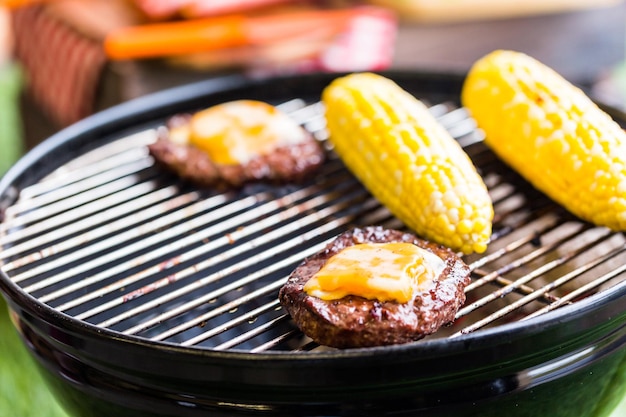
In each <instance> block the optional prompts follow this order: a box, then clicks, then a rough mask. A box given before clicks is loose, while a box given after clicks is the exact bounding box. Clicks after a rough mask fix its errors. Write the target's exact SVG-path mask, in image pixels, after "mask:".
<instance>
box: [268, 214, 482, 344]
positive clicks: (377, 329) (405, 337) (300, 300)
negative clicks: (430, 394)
mask: <svg viewBox="0 0 626 417" xmlns="http://www.w3.org/2000/svg"><path fill="white" fill-rule="evenodd" d="M391 242H407V243H412V244H414V245H417V246H419V247H420V248H423V249H426V250H429V251H430V252H432V253H434V254H435V255H437V256H438V257H439V258H441V259H442V260H443V261H444V262H445V268H444V270H443V272H442V273H441V274H440V275H439V277H438V278H437V279H435V280H434V281H433V282H432V284H431V285H430V287H429V288H428V289H427V290H425V291H421V292H418V293H417V294H415V295H414V297H413V299H412V300H411V301H409V302H407V303H398V302H394V301H384V302H381V301H378V300H370V299H365V298H362V297H359V296H353V295H348V296H346V297H344V298H341V299H338V300H329V301H325V300H322V299H320V298H317V297H314V296H311V295H308V294H307V293H306V292H304V290H303V288H304V285H305V284H306V282H307V281H308V280H309V279H310V278H311V277H312V276H313V275H315V274H316V273H317V272H318V271H319V270H320V269H321V268H322V267H323V265H324V264H325V262H326V261H327V260H328V259H329V258H330V257H331V256H333V255H335V254H337V253H339V252H340V251H341V250H342V249H343V248H345V247H347V246H351V245H356V244H360V243H391ZM469 283H470V270H469V267H468V266H467V265H466V264H465V263H464V262H463V261H462V260H461V259H460V258H459V257H458V256H457V255H456V254H455V253H454V252H452V251H451V250H450V249H448V248H446V247H443V246H440V245H437V244H434V243H430V242H427V241H425V240H422V239H419V238H417V237H416V236H414V235H412V234H410V233H405V232H402V231H399V230H390V229H383V228H382V227H374V226H372V227H366V228H362V229H359V228H356V229H353V230H350V231H347V232H344V233H343V234H341V235H339V236H338V237H337V238H336V239H335V240H334V241H333V242H331V243H330V244H329V245H328V246H327V247H326V248H325V249H324V250H322V251H321V252H319V253H317V254H315V255H313V256H311V257H309V258H307V259H305V260H304V261H303V262H302V263H301V264H300V265H299V266H298V267H297V268H296V269H295V270H294V271H293V272H292V273H291V275H290V277H289V279H288V280H287V282H286V283H285V285H284V286H283V287H282V288H281V289H280V292H279V299H280V302H281V304H282V305H283V307H284V308H285V309H286V310H287V312H288V313H289V314H290V315H291V317H292V318H293V320H294V321H295V323H296V325H297V326H298V327H299V328H300V329H301V330H302V332H303V333H305V334H306V335H307V336H309V337H310V338H311V339H313V340H314V341H316V342H317V343H319V344H321V345H326V346H331V347H336V348H351V347H367V346H379V345H390V344H400V343H407V342H411V341H415V340H419V339H421V338H423V337H424V336H426V335H428V334H431V333H434V332H435V331H437V330H438V329H439V328H440V327H441V326H442V325H444V324H446V323H449V322H451V321H453V320H454V316H455V314H456V312H457V311H458V309H459V308H460V307H461V306H462V305H463V303H464V302H465V294H464V288H465V287H466V286H467V285H468V284H469Z"/></svg>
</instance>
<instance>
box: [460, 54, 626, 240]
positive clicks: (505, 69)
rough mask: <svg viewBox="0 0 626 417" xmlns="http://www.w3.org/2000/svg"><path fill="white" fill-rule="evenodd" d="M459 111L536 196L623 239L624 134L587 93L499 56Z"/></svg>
mask: <svg viewBox="0 0 626 417" xmlns="http://www.w3.org/2000/svg"><path fill="white" fill-rule="evenodd" d="M462 103H463V105H464V106H465V107H466V108H467V109H468V110H469V111H470V113H471V115H472V117H473V118H474V119H475V120H476V122H477V123H478V126H479V127H480V128H481V129H483V130H484V132H485V135H486V137H485V143H486V144H487V145H488V146H489V147H490V148H491V149H493V151H494V152H495V153H496V154H497V155H498V156H499V157H500V158H501V159H502V160H504V161H505V162H506V163H507V164H509V165H510V166H511V167H512V168H513V169H515V170H516V171H517V172H518V173H520V174H521V175H522V176H523V177H525V178H526V179H527V180H528V181H529V182H531V183H532V184H533V185H534V186H535V187H536V188H537V189H539V190H540V191H542V192H544V193H545V194H546V195H548V196H549V197H550V198H552V199H553V200H555V201H556V202H558V203H559V204H561V205H562V206H564V207H565V208H567V209H568V210H569V211H570V212H572V213H573V214H575V215H576V216H578V217H580V218H581V219H583V220H587V221H589V222H591V223H594V224H596V225H599V226H607V227H609V228H611V229H613V230H618V231H626V132H625V131H624V129H622V128H621V127H620V126H619V125H618V124H617V123H616V122H614V121H613V120H612V119H611V117H610V116H609V115H608V114H607V113H605V112H604V111H602V110H601V109H600V108H599V107H598V106H597V105H596V104H595V103H593V102H592V100H591V99H590V98H588V97H587V96H586V95H585V93H584V92H583V91H582V90H580V89H578V88H576V87H574V86H573V85H572V84H570V83H569V82H568V81H567V80H565V79H564V78H563V77H561V76H560V75H559V74H557V73H556V72H555V71H554V70H552V69H551V68H548V67H547V66H545V65H543V64H542V63H540V62H539V61H537V60H535V59H533V58H531V57H530V56H528V55H525V54H523V53H519V52H514V51H495V52H492V53H490V54H488V55H487V56H485V57H483V58H481V59H479V60H478V61H477V62H476V63H475V64H474V66H473V67H472V69H471V70H470V72H469V74H468V76H467V79H466V81H465V84H464V86H463V91H462Z"/></svg>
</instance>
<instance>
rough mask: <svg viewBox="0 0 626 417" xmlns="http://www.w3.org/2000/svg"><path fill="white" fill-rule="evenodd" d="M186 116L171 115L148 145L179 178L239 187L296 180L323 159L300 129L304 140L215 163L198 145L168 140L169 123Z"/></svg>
mask: <svg viewBox="0 0 626 417" xmlns="http://www.w3.org/2000/svg"><path fill="white" fill-rule="evenodd" d="M189 118H190V116H186V115H179V116H175V117H173V118H172V119H170V121H169V122H168V126H167V128H163V129H160V130H159V135H158V139H157V141H156V142H155V143H153V144H151V145H149V147H148V149H149V151H150V154H151V155H152V156H153V157H154V159H155V160H156V161H157V162H158V163H160V164H161V165H163V166H165V167H166V168H168V169H170V170H171V171H173V172H175V173H176V174H177V175H178V176H180V177H181V178H184V179H186V180H190V181H192V182H194V183H196V184H198V185H201V186H214V187H218V188H226V187H235V188H236V187H241V186H243V185H244V184H246V183H249V182H259V181H267V182H275V183H290V182H299V181H302V180H303V179H305V178H306V177H307V176H308V175H310V174H311V173H313V172H314V171H315V170H317V169H318V168H319V167H320V166H321V165H322V164H323V163H324V160H325V154H324V150H323V148H322V146H321V145H320V144H319V143H318V142H317V140H315V138H314V137H313V136H312V135H311V134H310V133H309V132H306V131H305V130H304V129H302V130H303V132H305V133H306V135H305V137H304V140H302V141H300V142H298V143H291V144H288V145H283V146H277V147H276V148H274V149H273V150H272V151H271V152H269V153H267V154H261V155H258V156H255V157H253V158H252V159H250V160H249V161H247V162H245V163H239V164H219V163H216V162H214V161H213V160H211V158H210V157H209V155H208V154H207V153H205V152H204V151H202V150H201V149H199V148H197V147H195V146H193V145H192V144H188V143H184V144H181V143H177V142H175V141H172V140H170V138H169V132H170V129H171V128H172V127H175V126H177V125H180V124H182V123H187V122H188V121H189Z"/></svg>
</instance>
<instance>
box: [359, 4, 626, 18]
mask: <svg viewBox="0 0 626 417" xmlns="http://www.w3.org/2000/svg"><path fill="white" fill-rule="evenodd" d="M368 2H369V3H371V4H376V5H379V6H385V7H389V8H391V9H394V10H397V11H398V12H400V13H399V15H400V16H402V17H403V18H405V19H408V20H414V21H423V22H450V21H463V20H478V19H499V18H507V17H514V16H525V15H533V14H545V13H557V12H566V11H572V10H580V9H590V8H594V7H606V6H613V5H616V4H618V3H621V2H622V0H522V1H510V0H368Z"/></svg>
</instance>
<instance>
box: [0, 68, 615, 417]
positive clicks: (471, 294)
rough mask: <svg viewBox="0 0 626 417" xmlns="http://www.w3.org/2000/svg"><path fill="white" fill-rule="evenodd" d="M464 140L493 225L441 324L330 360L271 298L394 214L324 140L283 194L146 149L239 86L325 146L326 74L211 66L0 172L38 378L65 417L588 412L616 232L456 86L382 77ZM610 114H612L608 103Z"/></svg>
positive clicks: (436, 79)
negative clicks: (458, 302) (525, 166)
mask: <svg viewBox="0 0 626 417" xmlns="http://www.w3.org/2000/svg"><path fill="white" fill-rule="evenodd" d="M386 75H387V76H389V77H390V78H392V79H394V80H396V81H397V82H398V83H399V84H400V85H402V86H403V87H404V88H406V89H407V90H409V91H411V92H412V93H414V94H415V95H416V96H417V97H419V98H420V99H422V100H424V101H425V102H426V103H427V104H429V106H430V109H431V111H432V113H433V114H434V115H435V116H436V117H437V118H438V120H439V121H440V122H441V123H442V124H443V125H444V126H445V127H446V128H447V129H448V130H449V131H450V132H451V134H452V135H453V136H454V137H455V138H456V139H457V140H458V141H459V142H460V143H461V144H462V145H463V146H464V148H465V150H466V151H467V152H468V154H469V155H470V157H471V158H472V160H473V161H474V163H475V164H476V166H477V167H478V169H479V171H480V173H481V175H482V176H483V178H484V180H485V183H486V184H487V186H488V188H489V190H490V194H491V196H492V199H493V201H494V208H495V213H496V217H495V220H494V235H493V241H492V243H491V245H490V246H489V249H488V251H487V252H486V253H485V254H482V255H471V256H466V257H465V261H466V262H467V263H468V264H469V265H470V267H471V270H472V278H473V282H472V284H471V285H470V286H469V287H468V288H467V291H466V293H467V302H466V304H465V306H464V307H463V308H462V309H461V310H460V311H459V312H458V314H457V319H456V321H455V322H454V323H453V324H451V325H450V326H448V327H446V328H443V329H441V330H440V331H439V332H438V333H436V334H435V335H432V336H430V337H427V338H426V339H424V340H422V341H419V342H415V343H410V344H406V345H398V346H388V347H379V348H368V349H348V350H343V351H339V350H334V349H329V348H326V347H324V346H318V345H317V344H315V343H313V342H311V341H310V339H308V338H307V337H305V336H304V335H302V334H301V333H300V332H299V331H298V330H297V328H296V327H295V326H294V324H293V323H292V322H291V320H290V318H289V316H288V315H286V314H285V312H284V311H283V310H282V309H281V307H280V305H279V303H278V301H277V293H278V289H279V288H280V286H281V285H282V284H283V283H284V282H285V280H286V278H287V276H288V275H289V273H290V272H291V270H293V269H294V268H295V267H296V266H297V265H298V264H299V263H300V262H301V261H302V259H304V258H305V257H307V256H309V255H312V254H313V253H315V252H317V251H318V250H320V249H321V248H323V247H324V246H325V245H326V244H327V243H328V242H329V241H330V240H331V239H333V238H334V237H335V236H336V235H337V234H339V233H341V232H342V231H344V230H346V229H348V228H350V227H353V226H367V225H373V224H377V225H383V226H386V227H391V228H403V225H402V224H401V223H400V222H399V221H398V220H397V219H395V218H393V217H392V216H391V215H390V214H389V213H388V211H387V210H386V209H385V208H383V207H381V206H380V204H379V203H378V202H377V201H376V200H375V199H373V198H372V197H371V196H370V195H369V194H368V193H367V191H366V190H365V189H364V188H363V187H362V186H361V185H360V184H359V183H358V182H357V181H356V180H355V179H354V178H353V177H352V175H351V174H350V173H349V172H348V171H347V170H346V169H345V168H344V166H343V165H342V163H341V161H340V160H339V159H338V158H337V157H336V156H334V155H333V154H332V150H331V149H330V148H329V160H328V162H327V163H326V164H325V165H324V166H323V168H322V169H321V171H320V172H319V173H318V174H317V175H315V176H314V177H312V178H310V179H308V181H306V182H304V183H303V184H298V185H280V186H279V185H264V184H253V185H248V186H246V187H245V188H243V189H242V190H236V191H226V192H218V191H215V190H210V189H200V188H198V187H195V186H193V185H192V184H186V183H184V182H182V181H180V180H179V179H178V178H176V177H175V176H173V175H172V174H170V173H168V172H166V171H165V170H164V169H163V168H162V167H160V166H157V165H155V164H154V161H153V159H152V158H151V157H150V156H149V154H148V152H147V148H146V146H147V145H148V144H149V143H151V142H152V141H154V140H155V138H156V131H157V129H158V128H159V127H161V126H163V124H164V123H165V121H166V119H167V118H168V117H170V116H172V115H174V114H176V113H181V112H189V111H194V110H198V109H201V108H204V107H208V106H210V105H212V104H217V103H220V102H224V101H229V100H234V99H240V98H250V99H259V100H264V101H267V102H270V103H272V104H275V105H278V106H280V107H281V108H282V109H283V110H284V111H286V112H287V113H289V114H290V116H291V117H292V118H294V119H295V120H297V121H298V122H300V123H301V124H302V125H303V126H304V127H305V128H306V129H308V130H310V131H311V132H312V133H313V134H314V135H315V137H316V138H317V139H318V140H320V141H322V142H324V143H325V142H326V138H327V137H326V136H327V134H326V131H325V126H324V118H323V113H322V112H323V109H322V107H321V105H320V104H319V95H320V93H321V90H322V89H323V88H324V86H325V85H327V84H328V83H329V82H330V80H332V79H333V78H334V77H335V76H336V75H331V74H324V75H322V74H315V75H306V76H298V77H285V78H277V79H269V80H249V79H244V78H239V77H232V78H223V79H217V80H211V81H207V82H202V83H199V84H193V85H190V86H185V87H180V88H177V89H174V90H169V91H166V92H162V93H158V94H155V95H152V96H149V97H146V98H143V99H139V100H135V101H132V102H129V103H126V104H123V105H121V106H118V107H115V108H113V109H110V110H108V111H105V112H103V113H100V114H97V115H95V116H93V117H91V118H89V119H86V120H84V121H83V122H80V123H79V124H76V125H74V126H72V127H70V128H68V129H66V130H64V131H62V132H60V133H59V134H57V135H56V136H54V137H52V138H50V139H48V140H47V141H45V142H44V143H43V144H42V145H40V146H39V147H37V148H36V149H34V150H33V151H32V152H30V153H29V154H28V155H26V156H25V157H24V158H23V159H22V160H21V161H19V163H18V164H16V166H15V167H14V168H13V169H12V170H11V171H10V172H9V173H8V174H7V175H6V176H5V177H4V178H3V180H2V183H1V184H0V193H1V194H0V210H1V215H2V217H1V218H2V222H1V223H0V250H1V252H0V266H1V271H2V276H1V279H0V289H2V291H3V293H4V294H5V296H6V298H7V300H8V303H9V306H10V308H11V311H12V317H13V318H14V322H15V324H16V327H17V328H18V330H19V331H20V333H21V335H22V337H23V339H24V341H25V343H26V345H27V346H28V347H29V348H30V350H31V351H32V353H33V355H34V356H35V357H36V358H37V360H38V363H39V364H40V365H41V366H40V368H41V370H42V373H43V374H44V376H45V377H46V378H47V379H48V381H49V382H50V386H51V388H52V389H53V390H54V391H55V392H56V393H57V395H58V397H59V399H60V401H61V402H62V403H63V404H65V405H66V407H67V408H68V409H69V410H72V411H75V412H76V413H77V414H76V415H80V416H111V415H116V414H117V415H128V416H204V415H211V416H222V415H224V416H233V415H246V416H247V415H298V416H300V415H301V416H304V415H307V416H309V415H310V416H314V415H315V416H317V415H325V416H333V415H359V416H365V415H376V416H379V415H394V416H395V415H398V416H413V415H418V416H438V417H442V416H443V417H445V416H474V415H480V416H491V415H494V416H495V415H501V413H502V412H504V411H503V410H506V412H507V414H510V415H512V416H526V415H550V416H579V417H580V416H592V415H595V414H594V413H595V412H599V410H607V409H609V408H610V407H611V406H612V405H613V402H611V401H610V399H611V398H618V399H619V396H620V393H623V392H624V387H623V384H620V381H622V382H623V379H624V378H623V375H624V367H625V366H626V361H625V357H626V303H625V302H624V296H625V295H626V236H624V234H623V233H614V232H610V231H609V230H606V229H604V228H598V227H593V226H592V225H589V224H587V223H584V222H581V221H580V220H578V219H576V218H574V217H572V216H571V215H569V214H568V213H567V212H566V211H564V210H563V209H562V208H561V207H559V206H558V205H556V204H555V203H553V202H552V201H550V200H549V199H548V198H546V197H545V196H543V195H542V194H541V193H539V192H538V191H536V190H534V189H533V188H532V187H531V186H529V185H528V184H527V183H526V182H525V181H523V180H522V179H521V178H520V177H518V176H517V175H516V174H515V173H514V172H512V171H511V170H510V169H508V168H507V167H506V166H505V165H503V164H502V163H501V162H500V161H499V160H498V159H497V158H496V157H495V156H494V155H493V154H492V153H491V152H490V151H489V150H488V149H487V148H486V147H485V146H484V145H483V143H482V140H481V139H482V136H481V133H480V131H479V130H477V129H476V127H475V124H474V122H473V120H472V119H471V118H470V117H469V115H468V114H467V112H466V111H465V110H464V109H463V108H461V107H460V106H459V104H458V94H459V91H460V86H461V84H462V81H463V78H462V77H460V76H454V75H449V74H430V73H413V72H410V73H409V72H395V73H388V74H386ZM608 111H610V112H611V114H612V115H613V117H614V118H615V119H616V120H618V121H619V122H622V123H626V116H625V115H623V114H621V113H619V112H617V111H614V110H612V109H608Z"/></svg>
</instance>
